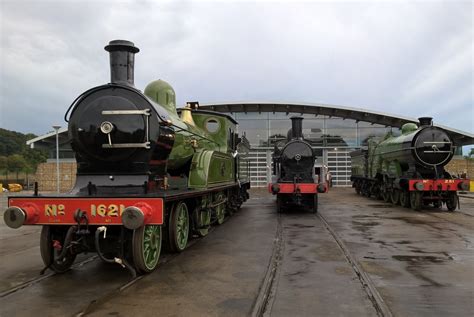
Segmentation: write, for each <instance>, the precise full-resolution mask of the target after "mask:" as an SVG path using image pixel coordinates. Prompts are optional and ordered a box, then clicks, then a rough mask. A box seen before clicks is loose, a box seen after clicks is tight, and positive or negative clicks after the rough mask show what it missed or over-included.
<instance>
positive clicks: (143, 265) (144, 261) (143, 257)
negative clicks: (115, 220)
mask: <svg viewBox="0 0 474 317" xmlns="http://www.w3.org/2000/svg"><path fill="white" fill-rule="evenodd" d="M161 241H162V235H161V226H154V225H148V226H142V227H140V228H138V229H136V230H134V231H133V239H132V253H133V263H135V267H136V268H137V270H138V271H140V272H142V273H149V272H152V271H154V270H155V269H156V267H157V266H158V260H159V258H160V253H161Z"/></svg>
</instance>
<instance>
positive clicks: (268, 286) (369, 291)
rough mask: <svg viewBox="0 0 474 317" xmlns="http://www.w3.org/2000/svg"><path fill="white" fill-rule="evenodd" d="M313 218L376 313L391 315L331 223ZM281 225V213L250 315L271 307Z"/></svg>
mask: <svg viewBox="0 0 474 317" xmlns="http://www.w3.org/2000/svg"><path fill="white" fill-rule="evenodd" d="M313 219H316V220H317V221H320V222H321V223H322V224H323V226H324V228H325V229H326V230H327V231H328V232H329V234H330V235H331V237H332V238H333V239H334V241H335V242H336V243H337V245H338V246H339V248H340V250H341V252H342V254H343V255H344V257H345V259H346V260H347V262H348V263H349V265H350V267H351V269H352V271H353V272H354V273H355V274H356V276H357V277H358V279H359V281H360V283H361V285H362V288H363V290H364V291H365V293H366V295H367V297H368V298H369V300H370V301H371V303H372V305H373V307H374V309H375V311H376V313H377V315H379V316H382V317H391V316H392V313H391V311H390V309H389V308H388V306H387V304H386V303H385V301H384V300H383V298H382V296H381V295H380V293H379V292H378V290H377V289H376V287H375V285H374V283H373V282H372V280H371V279H370V277H369V276H368V275H367V273H365V271H364V270H363V269H362V268H361V266H360V264H359V263H358V261H357V260H356V259H355V258H354V257H353V256H352V254H351V253H350V251H349V249H348V248H347V247H346V245H345V244H344V242H343V240H342V239H341V238H340V237H339V235H338V234H337V232H336V231H335V230H334V229H333V228H332V227H331V225H330V224H329V223H328V222H327V221H326V219H325V218H324V216H323V215H322V214H321V213H318V214H316V215H315V217H314V218H313ZM283 239H284V235H283V225H282V215H281V214H279V215H278V226H277V231H276V234H275V241H274V245H273V252H272V257H271V259H270V262H269V265H268V268H267V273H266V275H265V277H264V279H263V282H262V284H261V286H260V290H259V294H258V296H257V299H256V300H255V303H254V306H253V309H252V312H251V316H252V317H261V316H265V317H266V316H270V315H271V308H272V305H273V301H274V298H275V293H276V290H277V287H278V278H279V275H280V268H281V263H282V260H283V250H284V244H283V242H284V241H283Z"/></svg>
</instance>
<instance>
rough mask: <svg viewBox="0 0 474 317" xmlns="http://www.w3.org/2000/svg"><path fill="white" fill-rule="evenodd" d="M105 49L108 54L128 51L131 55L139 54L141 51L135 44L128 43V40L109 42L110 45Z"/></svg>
mask: <svg viewBox="0 0 474 317" xmlns="http://www.w3.org/2000/svg"><path fill="white" fill-rule="evenodd" d="M104 49H105V50H106V51H107V52H113V51H119V50H123V51H127V52H131V53H138V52H140V49H139V48H138V47H136V46H135V44H133V42H130V41H127V40H113V41H110V42H109V45H107V46H106V47H104Z"/></svg>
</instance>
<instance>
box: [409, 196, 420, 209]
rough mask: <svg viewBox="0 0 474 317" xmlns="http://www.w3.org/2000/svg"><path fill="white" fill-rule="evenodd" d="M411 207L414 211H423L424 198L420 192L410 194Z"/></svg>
mask: <svg viewBox="0 0 474 317" xmlns="http://www.w3.org/2000/svg"><path fill="white" fill-rule="evenodd" d="M410 206H411V208H412V209H413V210H421V206H422V196H421V193H420V192H410Z"/></svg>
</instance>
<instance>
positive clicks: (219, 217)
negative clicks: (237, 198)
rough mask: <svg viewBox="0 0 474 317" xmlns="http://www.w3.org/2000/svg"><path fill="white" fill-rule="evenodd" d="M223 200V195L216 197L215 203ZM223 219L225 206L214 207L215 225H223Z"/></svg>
mask: <svg viewBox="0 0 474 317" xmlns="http://www.w3.org/2000/svg"><path fill="white" fill-rule="evenodd" d="M223 200H224V194H219V195H217V198H216V202H220V201H223ZM224 219H225V204H220V205H218V206H216V221H217V224H219V225H221V224H223V223H224Z"/></svg>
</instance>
